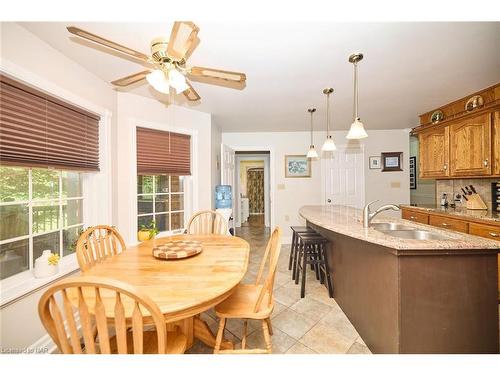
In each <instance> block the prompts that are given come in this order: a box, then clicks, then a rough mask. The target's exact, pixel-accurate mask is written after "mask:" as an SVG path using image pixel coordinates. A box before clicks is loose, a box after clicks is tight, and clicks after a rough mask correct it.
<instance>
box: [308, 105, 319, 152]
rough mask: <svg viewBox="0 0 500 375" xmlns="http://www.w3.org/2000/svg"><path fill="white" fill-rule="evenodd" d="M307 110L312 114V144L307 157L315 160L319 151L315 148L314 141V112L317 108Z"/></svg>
mask: <svg viewBox="0 0 500 375" xmlns="http://www.w3.org/2000/svg"><path fill="white" fill-rule="evenodd" d="M307 112H309V114H310V115H311V145H310V146H309V151H307V158H308V159H313V160H314V159H318V153H317V152H316V149H315V148H314V142H313V114H314V112H316V108H309V109H308V110H307Z"/></svg>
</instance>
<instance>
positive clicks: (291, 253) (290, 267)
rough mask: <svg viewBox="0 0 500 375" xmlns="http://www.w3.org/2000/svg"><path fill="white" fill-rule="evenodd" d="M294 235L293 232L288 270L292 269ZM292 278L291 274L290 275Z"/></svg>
mask: <svg viewBox="0 0 500 375" xmlns="http://www.w3.org/2000/svg"><path fill="white" fill-rule="evenodd" d="M296 236H297V235H296V234H295V232H293V234H292V246H291V248H290V259H289V260H288V270H291V269H292V262H293V253H294V248H295V241H296ZM292 276H293V274H292Z"/></svg>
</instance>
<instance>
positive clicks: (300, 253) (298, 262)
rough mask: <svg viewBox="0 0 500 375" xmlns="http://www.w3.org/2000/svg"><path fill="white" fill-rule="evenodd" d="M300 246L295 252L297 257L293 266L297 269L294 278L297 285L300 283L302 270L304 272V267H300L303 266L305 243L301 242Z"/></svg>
mask: <svg viewBox="0 0 500 375" xmlns="http://www.w3.org/2000/svg"><path fill="white" fill-rule="evenodd" d="M298 246H299V247H298V248H297V251H296V253H295V256H296V257H297V259H296V260H295V261H294V262H293V268H294V270H295V272H294V277H293V279H294V280H295V285H297V284H298V283H299V277H300V272H304V269H302V270H301V269H300V268H301V267H302V257H303V256H304V245H303V244H301V243H300V244H299V245H298ZM297 253H298V254H297Z"/></svg>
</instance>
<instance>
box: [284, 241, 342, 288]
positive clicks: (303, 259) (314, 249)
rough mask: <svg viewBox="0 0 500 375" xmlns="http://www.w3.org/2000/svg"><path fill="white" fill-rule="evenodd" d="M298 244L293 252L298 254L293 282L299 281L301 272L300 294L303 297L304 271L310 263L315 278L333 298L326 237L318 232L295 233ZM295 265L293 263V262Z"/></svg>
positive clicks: (304, 285) (304, 286)
mask: <svg viewBox="0 0 500 375" xmlns="http://www.w3.org/2000/svg"><path fill="white" fill-rule="evenodd" d="M297 237H298V246H297V251H296V252H295V254H296V255H297V254H298V259H297V260H296V265H297V266H296V268H295V274H294V277H293V279H294V280H295V284H298V283H299V278H300V276H301V275H300V274H302V279H301V287H300V296H301V297H302V298H304V297H305V293H306V290H305V289H306V272H307V265H308V264H309V265H311V267H312V268H313V269H314V271H315V273H316V279H317V280H320V282H321V284H325V282H326V287H327V288H328V295H329V296H330V298H333V283H332V278H331V273H330V267H329V263H328V251H327V249H326V244H327V243H328V239H326V238H325V237H323V236H322V235H320V234H319V233H297ZM294 265H295V263H294Z"/></svg>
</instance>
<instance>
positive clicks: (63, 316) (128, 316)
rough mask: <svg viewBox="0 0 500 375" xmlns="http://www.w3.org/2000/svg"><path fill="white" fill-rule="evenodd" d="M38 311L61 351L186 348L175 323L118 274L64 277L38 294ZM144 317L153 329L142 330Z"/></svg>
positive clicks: (181, 350) (171, 351)
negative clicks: (167, 321) (170, 326)
mask: <svg viewBox="0 0 500 375" xmlns="http://www.w3.org/2000/svg"><path fill="white" fill-rule="evenodd" d="M76 301H78V302H76ZM38 313H39V315H40V319H41V321H42V323H43V326H44V327H45V329H46V330H47V332H48V333H49V335H50V337H51V338H52V340H53V341H54V342H55V343H56V345H57V347H58V349H59V351H60V352H61V353H63V354H180V353H184V351H185V350H186V343H187V340H186V336H184V335H183V334H182V333H180V332H179V329H178V327H175V328H173V329H172V330H171V331H167V325H166V324H165V319H164V317H163V314H162V313H161V311H160V309H159V308H158V306H157V305H156V304H155V303H154V302H153V301H152V300H151V299H150V298H149V297H148V296H147V295H145V294H144V293H141V292H140V291H138V290H137V289H136V288H134V287H132V286H131V285H128V284H126V283H123V282H120V281H118V280H113V279H108V278H103V277H94V276H92V277H74V278H68V279H64V280H62V281H60V282H58V283H56V284H54V285H53V286H52V287H50V288H49V289H48V290H47V291H46V292H45V293H44V294H43V295H42V297H41V299H40V302H39V304H38ZM77 322H78V323H79V324H80V328H78V326H77V325H78V323H77ZM148 322H149V323H151V324H152V328H153V329H151V330H147V331H144V326H145V324H146V323H148ZM95 326H97V337H95V336H94V333H93V329H94V328H95ZM80 332H81V334H80ZM81 336H83V337H81ZM82 338H83V340H82ZM82 343H83V345H82Z"/></svg>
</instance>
